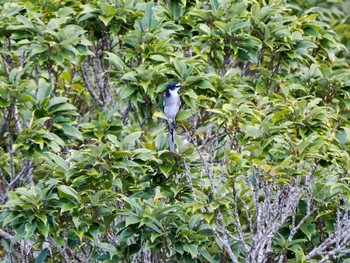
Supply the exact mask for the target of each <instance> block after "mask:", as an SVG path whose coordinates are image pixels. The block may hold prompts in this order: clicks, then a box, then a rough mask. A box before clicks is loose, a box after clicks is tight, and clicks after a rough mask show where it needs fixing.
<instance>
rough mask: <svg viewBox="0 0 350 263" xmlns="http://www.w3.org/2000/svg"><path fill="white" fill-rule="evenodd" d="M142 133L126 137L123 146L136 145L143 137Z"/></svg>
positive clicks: (134, 133)
mask: <svg viewBox="0 0 350 263" xmlns="http://www.w3.org/2000/svg"><path fill="white" fill-rule="evenodd" d="M141 134H142V132H133V133H130V134H129V135H127V136H125V138H124V140H123V141H122V145H123V146H125V145H130V144H133V143H135V141H136V140H138V139H139V138H140V136H141Z"/></svg>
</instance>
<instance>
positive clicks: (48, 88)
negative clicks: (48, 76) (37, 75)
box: [36, 79, 53, 100]
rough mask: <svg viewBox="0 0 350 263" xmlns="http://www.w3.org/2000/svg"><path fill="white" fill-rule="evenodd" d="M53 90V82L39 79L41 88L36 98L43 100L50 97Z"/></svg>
mask: <svg viewBox="0 0 350 263" xmlns="http://www.w3.org/2000/svg"><path fill="white" fill-rule="evenodd" d="M52 90H53V85H52V84H50V83H47V82H46V81H45V80H43V79H39V88H38V92H37V94H36V98H37V99H38V100H41V99H43V98H46V97H49V96H50V95H51V92H52Z"/></svg>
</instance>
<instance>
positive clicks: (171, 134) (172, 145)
mask: <svg viewBox="0 0 350 263" xmlns="http://www.w3.org/2000/svg"><path fill="white" fill-rule="evenodd" d="M168 128H169V148H170V151H171V152H175V140H174V133H175V128H174V124H173V123H170V122H169V125H168Z"/></svg>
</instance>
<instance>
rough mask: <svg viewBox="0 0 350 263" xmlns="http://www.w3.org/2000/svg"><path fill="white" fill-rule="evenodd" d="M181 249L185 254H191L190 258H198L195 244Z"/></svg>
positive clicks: (185, 245) (186, 245)
mask: <svg viewBox="0 0 350 263" xmlns="http://www.w3.org/2000/svg"><path fill="white" fill-rule="evenodd" d="M183 248H184V250H185V251H186V252H188V253H190V254H191V256H192V258H196V257H197V256H198V247H197V246H196V245H195V244H184V245H183Z"/></svg>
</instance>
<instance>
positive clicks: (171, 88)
mask: <svg viewBox="0 0 350 263" xmlns="http://www.w3.org/2000/svg"><path fill="white" fill-rule="evenodd" d="M180 87H181V84H180V83H178V82H171V83H169V84H168V85H167V86H166V88H165V97H164V102H163V106H164V114H165V116H166V117H167V120H168V128H169V148H170V151H171V152H174V150H175V141H174V130H175V127H174V125H175V118H176V115H177V113H178V112H179V109H180V105H181V100H180V97H179V94H177V92H178V91H179V89H180Z"/></svg>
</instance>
